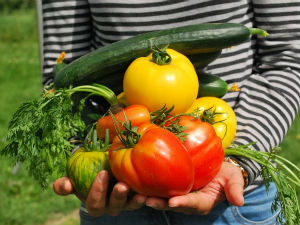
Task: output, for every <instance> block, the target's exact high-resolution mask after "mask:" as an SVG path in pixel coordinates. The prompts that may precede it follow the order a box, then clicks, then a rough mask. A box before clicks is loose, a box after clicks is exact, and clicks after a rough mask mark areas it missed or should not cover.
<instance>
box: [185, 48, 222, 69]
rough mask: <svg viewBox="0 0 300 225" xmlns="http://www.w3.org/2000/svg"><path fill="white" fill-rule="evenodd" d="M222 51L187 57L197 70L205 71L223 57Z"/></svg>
mask: <svg viewBox="0 0 300 225" xmlns="http://www.w3.org/2000/svg"><path fill="white" fill-rule="evenodd" d="M221 52H222V50H217V51H213V52H206V53H198V54H194V55H187V57H188V59H189V60H190V61H191V62H192V63H193V65H194V67H195V69H197V70H198V69H203V68H204V67H206V66H207V65H208V64H209V63H211V62H213V61H214V60H215V59H217V58H218V57H219V56H220V55H221Z"/></svg>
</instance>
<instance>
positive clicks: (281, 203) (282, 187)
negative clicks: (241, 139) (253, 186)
mask: <svg viewBox="0 0 300 225" xmlns="http://www.w3.org/2000/svg"><path fill="white" fill-rule="evenodd" d="M253 144H254V143H250V144H247V145H240V146H237V145H235V146H233V147H232V148H229V149H226V150H225V154H226V155H227V156H237V157H245V158H248V159H251V160H253V161H255V162H257V163H259V164H260V165H261V176H262V177H263V179H264V182H265V186H266V190H267V191H268V189H269V186H270V182H274V184H275V185H276V188H277V195H276V197H275V199H274V202H273V204H272V210H273V211H274V212H275V211H277V209H278V208H279V207H280V213H279V214H278V216H277V223H278V224H286V225H294V224H300V209H299V203H298V199H297V194H296V189H295V187H296V186H297V187H300V179H299V174H300V169H299V168H298V167H297V166H296V165H294V164H293V163H291V162H290V161H289V160H287V159H285V158H284V157H282V156H280V155H278V151H279V150H280V148H279V147H275V148H273V149H272V150H271V152H260V151H255V150H253V149H252V148H251V145H253ZM293 171H296V172H297V173H298V176H297V175H296V174H295V173H294V172H293Z"/></svg>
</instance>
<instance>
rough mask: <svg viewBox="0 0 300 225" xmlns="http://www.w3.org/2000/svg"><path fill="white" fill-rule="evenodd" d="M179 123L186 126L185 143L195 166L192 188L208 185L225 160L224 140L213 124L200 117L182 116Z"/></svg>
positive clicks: (196, 188)
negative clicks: (203, 120) (217, 133)
mask: <svg viewBox="0 0 300 225" xmlns="http://www.w3.org/2000/svg"><path fill="white" fill-rule="evenodd" d="M179 124H180V125H181V126H183V127H185V130H184V131H183V132H184V133H186V136H185V140H184V142H183V145H184V146H185V147H186V149H187V151H188V152H189V153H190V155H191V158H192V161H193V164H194V168H195V180H194V185H193V188H192V190H198V189H200V188H202V187H204V186H205V185H207V184H208V183H209V182H210V181H211V180H212V179H213V178H214V177H215V176H216V174H217V173H218V172H219V170H220V168H221V165H222V162H223V160H224V150H223V148H222V141H221V139H220V138H219V137H218V136H217V135H216V132H215V130H214V128H213V126H212V125H210V124H209V123H207V122H202V121H201V120H200V119H196V118H194V117H191V116H181V117H180V120H179Z"/></svg>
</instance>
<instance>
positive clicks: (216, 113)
mask: <svg viewBox="0 0 300 225" xmlns="http://www.w3.org/2000/svg"><path fill="white" fill-rule="evenodd" d="M187 113H195V114H197V115H198V116H199V117H200V118H201V119H203V120H204V121H207V122H209V123H210V124H212V126H213V127H214V129H215V131H216V134H217V136H218V137H220V138H221V139H222V145H223V148H224V149H227V148H228V147H229V146H230V145H231V144H232V142H233V140H234V137H235V133H236V129H237V121H236V116H235V113H234V111H233V109H232V108H231V107H230V105H228V103H227V102H225V101H224V100H222V99H220V98H217V97H201V98H198V99H197V100H195V102H194V103H193V105H192V106H191V107H190V108H189V109H188V110H187Z"/></svg>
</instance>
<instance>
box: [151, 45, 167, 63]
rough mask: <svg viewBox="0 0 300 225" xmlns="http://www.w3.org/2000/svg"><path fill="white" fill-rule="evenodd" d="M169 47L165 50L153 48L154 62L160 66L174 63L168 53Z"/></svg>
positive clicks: (164, 48)
mask: <svg viewBox="0 0 300 225" xmlns="http://www.w3.org/2000/svg"><path fill="white" fill-rule="evenodd" d="M167 48H168V45H167V46H165V47H163V48H158V47H157V46H154V47H152V52H153V53H152V61H153V62H155V63H156V64H158V65H168V64H170V63H171V61H172V57H171V56H170V54H169V53H167Z"/></svg>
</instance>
